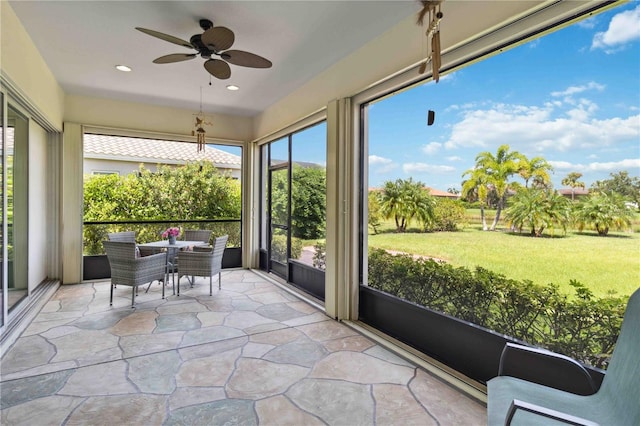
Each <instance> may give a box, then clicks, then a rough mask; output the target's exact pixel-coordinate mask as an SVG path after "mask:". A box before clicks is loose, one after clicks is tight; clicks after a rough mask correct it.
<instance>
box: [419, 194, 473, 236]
mask: <svg viewBox="0 0 640 426" xmlns="http://www.w3.org/2000/svg"><path fill="white" fill-rule="evenodd" d="M434 201H435V203H434V206H433V218H432V220H431V221H430V222H428V223H427V224H426V227H425V230H427V231H457V230H458V226H459V225H461V224H462V223H463V222H464V216H465V212H466V210H465V208H464V207H463V205H462V203H461V202H460V201H458V200H451V199H449V198H435V200H434Z"/></svg>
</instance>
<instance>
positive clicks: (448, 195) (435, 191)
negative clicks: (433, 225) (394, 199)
mask: <svg viewBox="0 0 640 426" xmlns="http://www.w3.org/2000/svg"><path fill="white" fill-rule="evenodd" d="M424 189H425V190H427V191H429V195H431V196H433V197H439V198H450V199H452V200H457V199H459V198H460V194H452V193H450V192H445V191H440V190H439V189H435V188H430V187H428V186H425V187H424ZM382 191H383V189H382V188H369V192H382Z"/></svg>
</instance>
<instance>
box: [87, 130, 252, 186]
mask: <svg viewBox="0 0 640 426" xmlns="http://www.w3.org/2000/svg"><path fill="white" fill-rule="evenodd" d="M83 143H84V170H83V171H84V173H85V174H90V175H91V174H93V175H95V174H112V173H113V174H119V175H127V174H129V173H135V172H137V171H138V170H139V166H140V164H143V165H144V167H145V168H146V169H148V170H151V171H155V170H156V168H157V165H158V164H166V165H174V166H177V165H183V164H186V163H189V162H197V161H210V162H212V163H213V165H214V166H215V167H216V168H217V169H219V170H220V171H221V172H222V173H228V174H229V175H230V176H231V177H233V178H235V179H240V177H241V170H240V168H241V166H242V158H241V157H240V156H239V155H234V154H230V153H228V152H225V151H221V150H219V149H216V148H214V147H212V146H211V145H207V146H206V148H205V149H204V151H201V152H198V151H197V149H196V146H195V144H191V143H185V142H175V141H167V140H159V139H143V138H130V137H124V136H106V135H95V134H88V133H87V134H85V135H84V139H83Z"/></svg>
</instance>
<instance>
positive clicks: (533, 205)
mask: <svg viewBox="0 0 640 426" xmlns="http://www.w3.org/2000/svg"><path fill="white" fill-rule="evenodd" d="M505 214H506V219H507V221H508V223H509V224H510V225H512V226H513V227H515V228H516V229H518V230H520V231H521V230H522V228H525V227H526V228H529V229H530V230H531V231H530V235H531V236H532V237H540V236H542V233H543V232H544V231H545V230H546V229H551V230H553V229H555V228H556V227H559V228H561V229H562V231H563V232H566V229H567V226H568V225H569V223H570V222H571V202H570V201H569V200H568V199H566V198H565V197H563V196H562V195H560V194H558V192H557V191H551V190H548V189H537V188H521V189H520V190H518V192H517V193H516V194H515V195H514V196H513V197H512V198H511V200H510V206H509V207H508V208H507V210H506V212H505Z"/></svg>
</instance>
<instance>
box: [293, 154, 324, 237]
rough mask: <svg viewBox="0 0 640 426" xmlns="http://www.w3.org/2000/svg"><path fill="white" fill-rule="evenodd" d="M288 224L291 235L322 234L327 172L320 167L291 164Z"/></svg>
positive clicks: (316, 235) (322, 235) (312, 235)
mask: <svg viewBox="0 0 640 426" xmlns="http://www.w3.org/2000/svg"><path fill="white" fill-rule="evenodd" d="M291 203H292V204H291V227H292V234H293V236H294V237H297V238H302V239H305V240H315V239H318V238H324V236H325V232H326V222H327V173H326V171H325V169H324V168H322V167H302V166H300V165H298V164H293V170H292V177H291Z"/></svg>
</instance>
